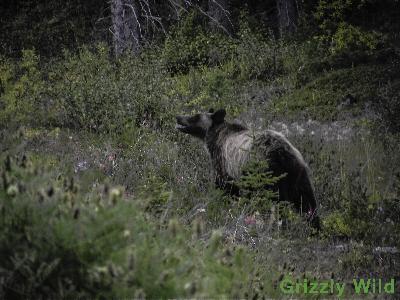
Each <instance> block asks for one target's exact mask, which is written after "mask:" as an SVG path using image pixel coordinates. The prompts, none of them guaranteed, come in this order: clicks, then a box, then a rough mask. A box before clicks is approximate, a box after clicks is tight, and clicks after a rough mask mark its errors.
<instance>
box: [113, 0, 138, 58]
mask: <svg viewBox="0 0 400 300" xmlns="http://www.w3.org/2000/svg"><path fill="white" fill-rule="evenodd" d="M111 18H112V34H113V39H114V51H115V55H116V56H119V55H121V54H122V53H123V52H124V51H127V50H129V51H132V52H133V53H137V52H138V51H139V49H140V40H141V28H140V21H139V12H138V9H137V4H136V2H135V0H112V2H111Z"/></svg>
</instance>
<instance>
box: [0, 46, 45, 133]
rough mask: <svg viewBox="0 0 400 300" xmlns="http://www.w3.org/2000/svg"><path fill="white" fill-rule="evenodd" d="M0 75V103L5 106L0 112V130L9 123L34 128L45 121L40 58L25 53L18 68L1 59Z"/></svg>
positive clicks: (33, 54)
mask: <svg viewBox="0 0 400 300" xmlns="http://www.w3.org/2000/svg"><path fill="white" fill-rule="evenodd" d="M0 72H1V74H0V82H1V85H2V88H1V89H2V91H1V93H0V97H1V98H0V99H1V102H2V105H3V106H4V107H3V109H2V110H1V112H0V126H2V127H4V126H5V125H6V124H8V123H9V122H15V123H28V124H32V125H34V124H37V121H38V120H41V119H43V117H44V115H43V110H42V108H44V107H43V95H42V91H43V89H44V81H43V79H42V74H41V71H40V68H39V56H38V55H37V54H36V53H35V51H33V50H24V51H23V52H22V58H21V61H20V62H19V63H18V64H12V63H11V61H10V60H7V59H5V58H1V59H0ZM35 110H37V111H36V114H35V115H33V114H32V112H33V111H35Z"/></svg>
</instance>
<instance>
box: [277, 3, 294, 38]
mask: <svg viewBox="0 0 400 300" xmlns="http://www.w3.org/2000/svg"><path fill="white" fill-rule="evenodd" d="M276 4H277V8H278V22H279V31H280V34H281V36H286V35H290V34H293V33H294V32H295V31H296V29H297V22H298V16H299V12H298V7H297V0H276Z"/></svg>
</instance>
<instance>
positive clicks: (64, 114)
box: [0, 34, 400, 299]
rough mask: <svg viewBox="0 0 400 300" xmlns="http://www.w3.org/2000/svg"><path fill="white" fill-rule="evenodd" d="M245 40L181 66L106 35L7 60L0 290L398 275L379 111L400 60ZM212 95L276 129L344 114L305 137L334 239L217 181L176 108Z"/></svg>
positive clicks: (212, 286) (215, 289) (273, 290)
mask: <svg viewBox="0 0 400 300" xmlns="http://www.w3.org/2000/svg"><path fill="white" fill-rule="evenodd" d="M205 38H206V36H205V35H204V34H203V35H202V36H201V40H200V41H198V40H197V41H196V43H197V42H199V43H200V42H201V43H205V44H206V42H207V41H205V40H203V39H205ZM246 41H247V40H246ZM246 41H241V40H237V41H235V44H230V45H229V49H228V50H229V51H228V52H229V53H228V54H229V55H228V54H227V55H225V56H224V57H223V58H220V60H218V61H214V62H213V64H212V67H208V66H207V65H206V64H204V62H202V61H201V62H199V61H194V62H193V64H194V65H195V67H190V68H186V67H185V69H184V70H181V71H180V72H176V73H173V72H172V71H171V70H172V69H174V70H175V69H176V66H174V65H173V64H174V61H175V60H174V59H173V58H174V57H172V59H169V60H167V61H163V60H162V59H161V60H160V58H159V57H158V56H157V55H153V56H152V55H150V54H149V55H148V56H146V55H145V54H144V55H143V56H140V57H136V58H130V57H122V58H121V60H120V61H117V62H115V61H111V60H110V59H109V58H108V52H107V49H106V48H104V46H101V45H100V46H99V47H98V48H97V49H96V50H89V49H81V50H80V52H78V53H75V54H72V53H65V57H64V58H60V59H59V60H58V61H56V62H54V63H53V64H51V65H45V66H42V65H41V64H40V63H39V62H40V58H39V57H37V56H36V55H35V54H34V52H27V53H26V54H25V57H24V58H23V60H22V62H19V63H16V64H14V65H13V64H12V63H11V62H9V61H7V63H5V62H4V63H3V61H2V68H0V70H2V77H0V78H2V81H3V82H4V83H5V84H4V91H3V94H2V95H1V97H2V101H3V102H2V103H3V104H4V105H6V109H5V110H3V111H2V112H1V113H0V123H1V124H0V126H1V127H0V128H1V131H0V153H1V155H0V158H1V173H0V174H1V178H2V179H1V184H0V201H1V202H0V214H1V218H0V222H1V224H0V225H1V226H0V239H1V240H0V252H1V256H2V257H3V258H4V259H3V260H2V261H1V263H0V272H1V274H2V278H4V280H3V279H2V281H0V282H1V285H0V296H4V297H6V298H20V299H24V298H30V297H31V298H48V297H50V298H60V297H62V298H68V297H71V298H72V297H74V298H76V297H88V298H112V297H115V298H124V297H135V298H144V297H146V298H182V297H188V298H254V299H256V298H263V297H265V298H271V297H272V298H282V297H283V296H284V295H283V294H282V291H281V290H280V288H279V283H280V282H281V281H282V279H283V278H286V277H294V278H298V279H299V280H302V279H303V278H310V279H312V278H314V277H315V278H316V279H318V280H329V279H330V278H335V280H337V281H340V282H347V283H349V282H351V280H352V279H353V278H360V277H375V278H377V277H380V278H384V279H389V278H396V280H399V278H398V271H399V269H398V262H399V259H400V257H399V253H398V252H397V253H396V252H393V253H391V252H390V251H386V252H385V251H381V250H379V248H378V247H381V248H383V249H386V248H385V247H394V248H395V249H399V248H400V245H399V237H400V236H399V235H400V228H399V225H398V224H400V220H399V217H398V216H399V215H400V213H399V187H400V180H399V174H400V166H399V164H398V161H399V156H398V154H397V147H398V142H399V139H398V136H396V135H395V134H393V135H385V136H384V135H382V131H381V130H382V124H386V123H383V122H382V123H381V126H375V123H374V122H376V120H379V119H376V120H375V121H371V120H369V121H365V120H367V118H368V116H365V115H364V112H365V111H364V109H363V106H364V105H365V103H368V102H373V103H374V102H375V99H377V100H376V103H380V101H386V102H385V103H386V104H387V105H388V106H389V108H392V107H393V106H392V105H391V103H392V102H393V103H394V102H396V101H395V99H397V98H396V87H397V83H396V82H397V80H398V77H396V76H397V75H398V74H396V72H395V69H394V68H391V66H392V65H389V64H387V65H386V64H382V65H378V64H358V65H355V66H354V67H349V66H347V67H341V68H335V67H333V66H331V67H327V66H329V64H325V63H324V65H323V66H321V64H320V65H318V66H314V64H318V62H316V61H318V59H316V58H315V57H313V59H311V58H310V57H308V55H309V54H307V51H308V50H307V49H305V50H304V49H303V50H304V51H303V52H301V51H299V52H298V51H297V50H302V48H301V47H302V46H299V45H298V47H297V48H294V49H295V50H296V51H295V52H291V51H293V49H292V48H291V47H290V45H285V44H279V45H277V44H274V43H272V42H271V40H268V39H266V40H261V39H260V37H257V38H253V39H249V41H250V42H251V45H250V46H249V43H248V42H246ZM169 42H173V40H169ZM224 43H229V41H224ZM189 44H190V43H189ZM172 46H174V45H171V44H169V45H168V47H170V48H169V50H171V49H174V47H172ZM175 46H176V45H175ZM189 46H190V45H188V47H189ZM222 46H224V45H222ZM222 46H221V47H222ZM274 47H275V48H274ZM299 47H300V48H299ZM258 48H262V49H263V51H262V52H257V49H258ZM311 48H312V47H311ZM306 50H307V51H306ZM170 52H171V51H170ZM170 52H168V51H166V52H165V53H164V55H168V53H169V54H170V55H171V53H172V52H173V51H172V52H171V53H170ZM256 52H257V53H261V54H260V55H261V56H262V57H260V59H258V57H257V56H256V55H254V53H256ZM271 53H273V56H271V55H272V54H271ZM297 53H300V54H299V55H298V57H297V56H296V54H297ZM147 54H148V53H147ZM203 54H204V53H203ZM205 54H207V53H205ZM221 55H222V54H221ZM167 58H168V57H167ZM175 58H176V57H175ZM189 58H190V57H189ZM163 59H166V58H165V57H164V58H163ZM166 62H168V63H167V64H165V63H166ZM179 63H180V62H179ZM303 64H305V65H304V68H300V66H301V65H303ZM307 64H308V65H307ZM271 66H273V70H272V71H271V68H270V67H271ZM314 67H315V70H317V71H315V70H314V71H304V72H307V74H299V73H298V72H303V71H302V70H309V69H310V68H314ZM13 72H14V73H13ZM10 74H11V75H10ZM300 79H301V80H300ZM388 82H393V84H388ZM381 85H383V86H384V87H385V88H387V90H388V91H387V92H386V93H383V92H384V91H382V90H381V89H380V87H381ZM382 93H383V94H384V95H383V96H382ZM348 94H351V95H352V96H353V97H354V98H355V104H354V105H353V106H352V107H351V106H350V107H344V108H343V111H344V112H345V113H344V114H341V113H342V112H343V111H340V110H339V109H338V105H340V103H341V102H343V98H344V97H346V96H347V95H348ZM391 101H392V102H391ZM25 103H28V104H29V105H26V106H25V105H24V104H25ZM3 104H2V105H3ZM30 107H36V109H37V110H38V111H40V112H41V113H40V114H39V115H36V114H33V113H32V111H31V109H30ZM210 107H214V108H219V107H226V108H228V112H229V116H230V118H234V117H239V118H241V119H244V121H246V122H248V123H250V124H252V125H254V126H259V127H266V125H268V124H271V123H272V121H273V120H274V118H278V119H284V120H285V122H286V123H285V125H290V124H288V122H290V121H289V120H296V122H297V123H296V124H297V125H299V124H300V125H299V126H300V127H301V126H302V124H306V121H304V120H305V119H306V118H307V119H308V118H313V119H316V120H318V121H319V122H320V123H319V124H320V125H321V126H322V125H326V126H328V127H329V126H331V127H333V124H334V123H329V122H327V120H331V121H334V120H338V119H340V118H343V119H344V121H345V122H346V124H347V125H348V127H349V133H348V134H346V135H345V134H342V135H341V133H340V132H334V131H329V132H328V134H324V133H323V132H322V131H316V132H313V129H312V128H311V129H307V128H306V129H305V130H304V132H301V131H298V132H295V133H294V134H292V135H291V136H290V137H289V138H290V140H291V141H292V142H293V144H294V145H296V147H297V148H298V149H299V150H300V151H301V153H303V155H304V157H305V160H306V161H307V162H308V163H309V165H310V169H311V171H312V178H313V181H314V185H315V190H316V196H317V199H318V201H319V202H320V211H319V212H320V215H321V219H322V221H323V230H322V232H321V234H319V235H312V231H311V229H310V228H309V227H308V226H307V225H306V222H305V220H303V218H301V217H300V216H298V215H297V214H296V213H293V212H292V211H291V210H290V209H289V208H288V207H286V206H282V205H277V204H276V203H274V202H272V201H271V202H268V203H266V202H265V201H262V199H264V198H265V197H267V196H266V195H262V196H260V194H256V195H251V194H249V195H247V196H248V197H242V198H233V197H230V196H227V195H224V194H223V193H222V192H221V191H219V190H217V189H215V187H214V180H213V176H214V174H213V171H212V168H211V166H210V163H209V159H208V156H207V153H206V152H205V151H204V149H203V147H202V145H200V143H199V142H197V141H194V140H192V139H190V138H188V137H187V136H184V135H181V134H179V133H178V132H177V130H175V129H174V122H175V121H174V115H175V114H176V113H178V112H182V111H189V112H192V111H199V110H205V109H208V108H210ZM20 108H21V109H20ZM22 108H23V109H22ZM108 108H112V109H111V110H110V112H111V113H110V114H108V115H106V114H105V112H106V111H108ZM376 113H377V114H378V113H379V110H377V111H376ZM14 114H15V116H16V119H15V122H14V121H13V120H14V119H13V116H14ZM387 115H388V116H393V115H395V114H393V113H391V114H387ZM385 116H386V115H385ZM390 120H391V121H392V123H391V127H392V128H396V126H397V125H398V124H397V123H396V120H395V118H390ZM371 124H372V125H371ZM330 135H332V136H330ZM335 136H336V137H337V138H335ZM7 157H10V158H11V161H10V160H9V159H8V158H7ZM24 157H25V158H24ZM245 179H246V180H247V181H246V182H245V183H246V184H247V183H248V182H251V181H252V178H245ZM268 197H269V196H268ZM376 249H378V250H379V251H378V250H376ZM397 290H398V289H397ZM347 293H348V294H346V297H349V298H351V297H353V296H354V294H352V293H351V292H350V291H348V292H347ZM295 296H298V295H295ZM378 296H379V297H382V298H385V297H386V295H378ZM389 296H390V295H389ZM396 296H397V295H395V296H393V297H396ZM299 297H302V295H299ZM329 297H332V298H334V297H335V296H334V295H330V296H329Z"/></svg>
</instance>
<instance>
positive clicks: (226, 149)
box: [176, 109, 320, 229]
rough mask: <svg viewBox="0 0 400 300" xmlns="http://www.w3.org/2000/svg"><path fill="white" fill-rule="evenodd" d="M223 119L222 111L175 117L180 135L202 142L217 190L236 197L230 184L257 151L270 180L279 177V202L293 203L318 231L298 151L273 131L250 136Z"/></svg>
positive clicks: (312, 198) (309, 185) (311, 194)
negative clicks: (185, 134)
mask: <svg viewBox="0 0 400 300" xmlns="http://www.w3.org/2000/svg"><path fill="white" fill-rule="evenodd" d="M225 115H226V112H225V110H224V109H221V110H218V111H216V112H214V111H213V110H210V111H209V112H208V113H201V114H196V115H193V116H177V117H176V121H177V125H176V128H177V129H178V130H179V131H181V132H183V133H187V134H190V135H192V136H195V137H197V138H199V139H201V140H202V141H204V142H205V144H206V146H207V149H208V152H209V154H210V156H211V161H212V164H213V167H214V169H215V172H216V184H217V186H218V187H220V188H224V189H228V190H229V192H233V193H237V192H238V191H237V187H236V186H235V185H232V182H234V181H235V180H237V179H238V178H239V177H240V176H241V174H242V167H243V166H244V165H245V163H246V162H247V161H248V160H249V158H250V153H253V151H258V153H261V154H262V159H265V160H266V161H267V162H268V167H269V169H270V171H272V174H273V176H281V178H280V179H279V181H278V182H277V184H276V186H277V191H278V195H279V200H280V201H288V202H291V203H293V205H294V207H295V208H296V209H297V210H298V211H299V212H300V213H304V214H306V215H307V219H308V221H309V222H310V224H311V225H312V226H313V227H315V228H317V229H319V228H320V223H319V218H318V216H317V215H316V210H317V203H316V200H315V196H314V190H313V185H312V183H311V180H310V176H309V171H308V166H307V164H306V163H305V161H304V159H303V156H302V155H301V154H300V152H299V150H297V149H296V148H295V147H294V146H293V145H292V144H291V143H290V142H289V141H288V140H287V139H286V138H285V137H284V136H283V135H282V134H280V133H278V132H276V131H273V130H265V131H262V132H252V131H251V130H249V129H247V128H246V127H245V126H243V125H240V124H236V123H229V122H226V121H225Z"/></svg>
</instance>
